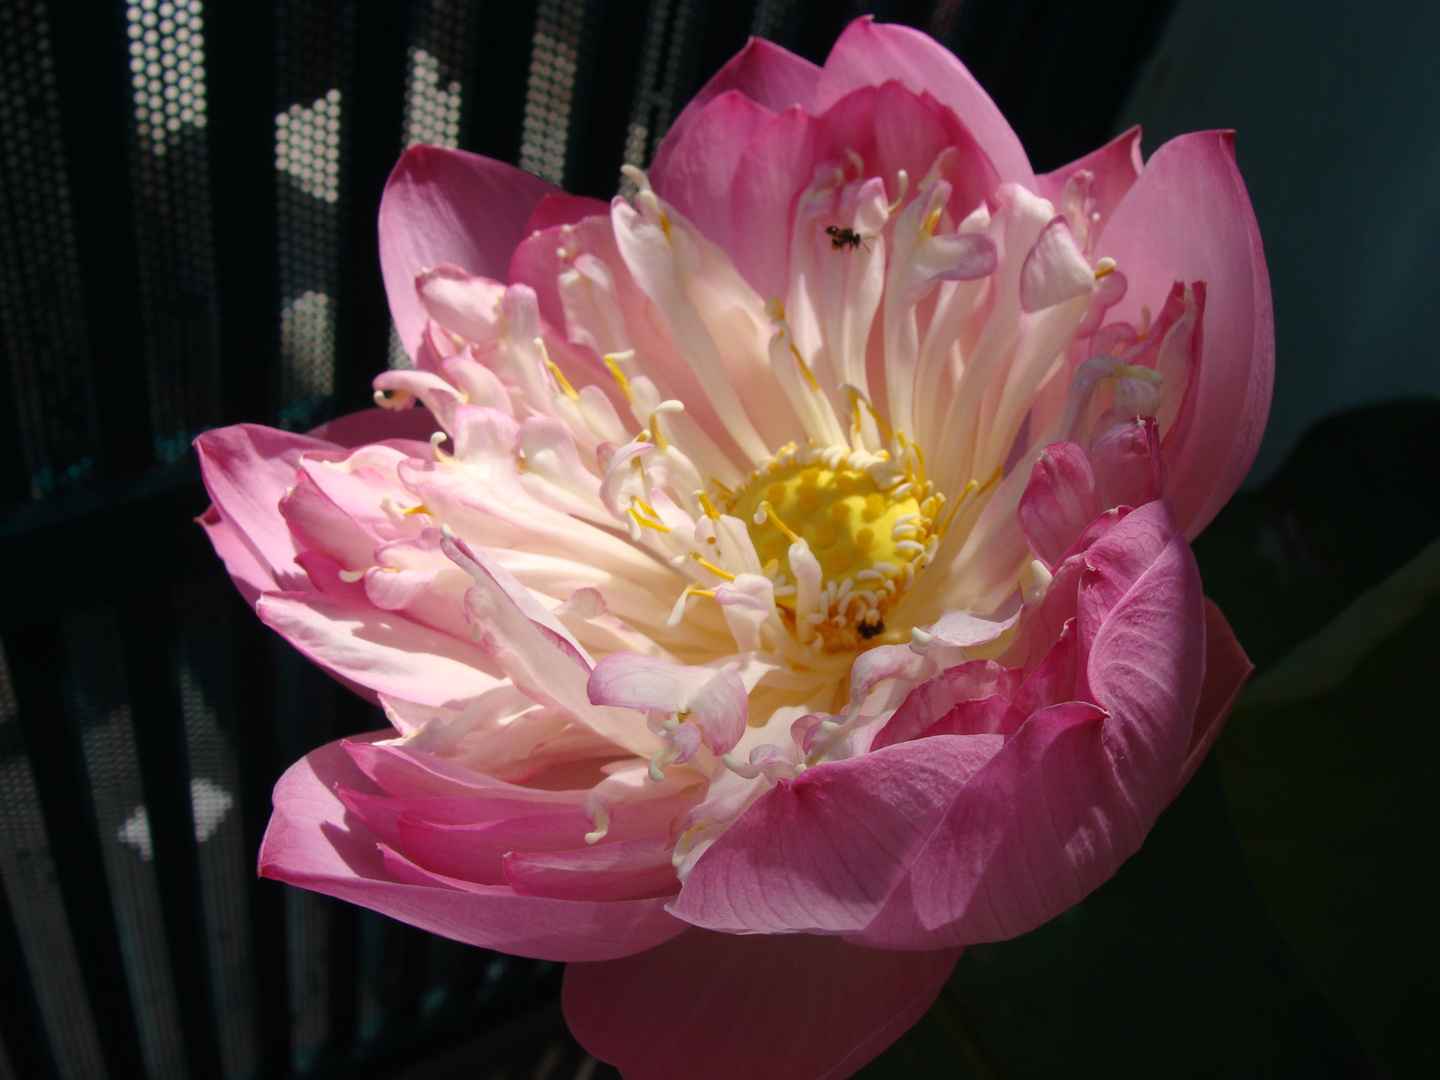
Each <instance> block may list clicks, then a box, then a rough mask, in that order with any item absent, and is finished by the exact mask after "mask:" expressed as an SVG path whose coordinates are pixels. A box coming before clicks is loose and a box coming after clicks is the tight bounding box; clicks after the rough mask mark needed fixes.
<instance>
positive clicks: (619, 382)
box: [605, 354, 635, 402]
mask: <svg viewBox="0 0 1440 1080" xmlns="http://www.w3.org/2000/svg"><path fill="white" fill-rule="evenodd" d="M605 366H606V367H607V368H609V369H610V374H611V375H613V376H614V377H615V385H616V386H618V387H620V393H622V394H624V395H625V400H626V401H629V402H634V400H635V392H634V391H633V390H631V389H630V380H629V379H627V378H626V377H625V373H624V372H623V371H621V370H620V365H619V364H617V363H616V362H615V357H613V356H610V355H608V354H607V355H606V357H605Z"/></svg>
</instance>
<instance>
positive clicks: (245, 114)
mask: <svg viewBox="0 0 1440 1080" xmlns="http://www.w3.org/2000/svg"><path fill="white" fill-rule="evenodd" d="M275 17H276V16H275V3H274V0H245V2H244V3H238V4H237V3H220V4H212V5H210V6H209V8H207V10H206V19H207V21H208V23H209V26H210V47H209V50H208V54H209V56H208V59H209V69H210V76H211V78H210V85H209V93H210V127H211V131H212V133H213V137H212V138H211V140H210V162H211V194H212V199H213V207H214V211H213V214H214V221H215V254H216V273H217V280H218V282H219V307H220V362H221V387H222V395H223V402H222V409H221V415H222V417H223V418H224V420H225V422H227V423H239V422H242V421H249V422H251V423H265V424H273V423H275V422H276V420H277V418H278V415H279V409H280V405H279V375H280V368H279V362H278V361H279V355H280V325H279V322H278V320H277V319H275V318H274V317H273V313H275V312H278V311H279V310H280V280H279V258H278V252H277V242H276V240H277V238H276V228H277V222H276V208H275V198H276V187H275V99H276V84H275Z"/></svg>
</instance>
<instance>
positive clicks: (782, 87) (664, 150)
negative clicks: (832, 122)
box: [650, 38, 820, 188]
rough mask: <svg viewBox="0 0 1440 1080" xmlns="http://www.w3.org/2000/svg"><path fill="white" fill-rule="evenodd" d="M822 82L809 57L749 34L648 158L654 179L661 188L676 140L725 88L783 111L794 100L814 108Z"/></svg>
mask: <svg viewBox="0 0 1440 1080" xmlns="http://www.w3.org/2000/svg"><path fill="white" fill-rule="evenodd" d="M819 83H820V69H819V68H818V67H816V66H815V65H814V64H812V63H811V62H810V61H809V60H806V59H805V58H804V57H800V56H796V55H795V54H794V53H792V52H790V51H789V50H787V49H784V48H781V47H780V46H779V45H776V44H775V43H774V42H773V41H765V40H764V39H763V38H751V39H750V40H749V42H748V43H746V45H745V48H743V49H741V50H740V51H739V52H738V53H736V54H735V55H734V56H733V57H732V58H731V59H730V60H729V61H728V62H727V63H726V64H725V66H724V67H722V68H721V69H720V70H719V71H717V72H716V73H715V75H714V76H713V77H712V78H711V80H710V81H709V82H707V83H706V84H705V85H704V86H703V87H701V88H700V92H699V93H698V94H696V95H695V96H694V98H692V99H691V100H690V103H689V104H688V105H686V106H685V108H684V109H682V110H681V112H680V115H679V116H678V117H676V118H675V123H673V124H671V125H670V130H669V131H668V132H666V134H665V139H664V141H662V142H661V143H660V146H659V147H658V148H657V149H656V151H655V158H654V160H653V161H652V162H651V163H650V182H651V183H653V184H654V185H655V186H656V187H657V188H658V187H661V186H662V185H663V184H665V183H667V182H668V173H669V169H670V160H671V155H672V154H673V153H674V152H675V148H676V146H677V145H678V144H679V142H680V141H681V139H683V138H684V136H685V134H686V133H687V132H688V131H689V129H690V126H691V124H693V123H694V122H695V119H696V117H697V116H699V114H700V112H701V110H703V109H704V108H705V106H706V105H708V104H710V102H711V101H713V100H714V99H715V98H717V97H719V96H720V95H721V94H724V93H727V92H729V91H731V90H735V91H738V92H739V93H741V94H744V95H745V96H746V97H747V98H749V99H750V100H751V101H753V102H755V103H756V104H757V105H760V106H762V107H763V108H766V109H769V110H770V111H771V112H780V111H781V110H782V109H787V108H789V107H790V106H791V105H799V106H800V107H801V108H802V109H805V110H806V111H807V112H814V111H815V109H814V105H815V88H816V87H817V86H818V85H819Z"/></svg>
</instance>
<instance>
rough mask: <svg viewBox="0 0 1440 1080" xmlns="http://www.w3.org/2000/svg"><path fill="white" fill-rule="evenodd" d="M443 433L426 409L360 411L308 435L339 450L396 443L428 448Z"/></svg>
mask: <svg viewBox="0 0 1440 1080" xmlns="http://www.w3.org/2000/svg"><path fill="white" fill-rule="evenodd" d="M438 430H440V425H439V424H437V423H436V422H435V417H433V416H431V415H430V413H429V411H428V410H426V409H402V410H397V409H378V408H377V409H361V410H360V411H359V412H353V413H346V414H345V415H344V416H337V417H336V418H335V419H334V420H331V421H329V422H328V423H324V424H321V425H320V426H319V427H317V428H315V429H314V430H313V431H311V432H310V433H309V435H310V437H311V438H312V439H323V440H325V441H326V442H332V443H335V444H336V445H337V446H343V447H346V448H352V447H356V446H364V445H365V444H366V443H375V442H385V441H387V440H393V439H406V440H414V441H415V442H417V443H420V444H421V445H422V446H423V447H426V448H427V449H426V451H425V452H427V453H428V445H429V442H430V436H431V434H433V433H434V432H436V431H438Z"/></svg>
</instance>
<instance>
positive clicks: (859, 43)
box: [815, 16, 1035, 191]
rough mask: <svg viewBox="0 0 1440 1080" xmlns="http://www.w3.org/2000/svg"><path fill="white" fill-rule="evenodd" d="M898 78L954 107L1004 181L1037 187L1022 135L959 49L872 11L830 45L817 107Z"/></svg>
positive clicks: (819, 107)
mask: <svg viewBox="0 0 1440 1080" xmlns="http://www.w3.org/2000/svg"><path fill="white" fill-rule="evenodd" d="M891 79H895V80H898V81H899V82H901V83H903V84H904V85H905V86H907V87H909V88H910V89H911V90H913V91H914V92H915V93H917V94H920V93H924V92H926V91H929V93H930V94H931V95H932V96H933V97H934V98H935V99H936V100H937V101H939V102H940V104H942V105H945V106H947V107H949V108H950V109H951V110H952V111H953V112H954V113H955V115H956V116H957V117H959V118H960V120H961V122H962V123H964V125H965V126H966V127H967V128H969V130H970V133H971V134H972V135H973V136H974V137H975V141H976V142H977V143H978V144H979V145H980V148H981V149H982V150H984V151H985V154H986V156H988V157H989V158H990V160H991V162H993V163H994V166H995V170H996V172H997V173H998V174H999V177H1000V180H1001V181H1002V182H1004V181H1007V180H1013V181H1015V182H1017V183H1020V184H1023V185H1024V186H1026V187H1027V188H1030V189H1031V190H1032V191H1033V190H1035V173H1034V171H1033V170H1032V169H1031V168H1030V159H1029V158H1028V157H1026V156H1025V148H1024V147H1023V146H1021V145H1020V139H1019V138H1018V137H1017V136H1016V134H1015V132H1014V131H1013V130H1012V129H1011V127H1010V125H1009V124H1008V123H1007V122H1006V120H1005V117H1004V116H1003V115H1001V113H1000V110H999V109H998V108H997V107H996V105H995V103H994V102H993V101H991V100H990V95H989V94H987V93H985V91H984V89H982V88H981V86H980V84H979V83H978V82H976V81H975V77H974V76H973V75H971V74H970V72H969V71H967V70H966V68H965V65H964V64H962V63H960V61H959V60H957V59H956V58H955V54H954V53H952V52H950V50H948V49H946V48H945V47H944V46H943V45H941V44H939V43H938V42H937V41H935V40H934V39H933V38H931V37H929V36H927V35H925V34H922V33H921V32H920V31H919V30H912V29H911V28H910V27H908V26H899V25H896V24H893V23H877V22H874V21H873V20H871V19H870V17H869V16H866V17H863V18H859V19H856V20H855V21H854V22H852V23H851V24H850V25H849V26H848V27H846V28H845V32H844V33H842V34H841V35H840V39H839V40H838V41H836V42H835V47H834V48H833V49H831V50H830V55H829V56H828V57H827V58H826V59H825V67H824V70H823V71H822V73H821V76H820V86H819V89H818V91H817V93H816V102H815V108H816V110H817V111H819V110H824V109H827V108H829V107H830V106H831V105H832V104H834V103H835V102H836V101H837V100H839V99H840V98H842V97H844V96H845V95H846V94H848V93H850V92H851V91H852V90H857V89H859V88H860V87H862V86H879V85H880V84H881V83H884V82H887V81H889V80H891Z"/></svg>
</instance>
